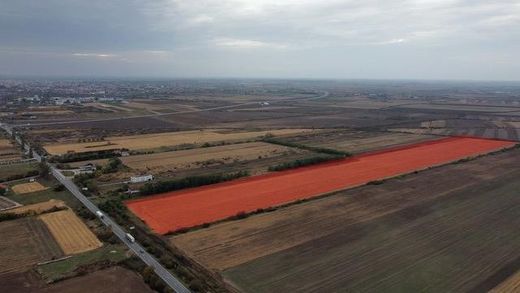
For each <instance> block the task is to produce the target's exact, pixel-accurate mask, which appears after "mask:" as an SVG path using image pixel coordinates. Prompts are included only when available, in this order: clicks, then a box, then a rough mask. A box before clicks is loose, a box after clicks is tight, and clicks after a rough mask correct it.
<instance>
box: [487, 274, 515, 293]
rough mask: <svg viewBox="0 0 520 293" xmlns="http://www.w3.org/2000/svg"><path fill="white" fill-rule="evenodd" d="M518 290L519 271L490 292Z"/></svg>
mask: <svg viewBox="0 0 520 293" xmlns="http://www.w3.org/2000/svg"><path fill="white" fill-rule="evenodd" d="M519 290H520V271H518V272H517V273H515V274H514V275H512V276H511V277H509V278H507V279H506V280H505V281H504V282H502V283H500V284H499V285H498V286H496V287H495V288H493V290H491V291H490V292H493V293H498V292H518V291H519Z"/></svg>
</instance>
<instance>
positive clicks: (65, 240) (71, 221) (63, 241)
mask: <svg viewBox="0 0 520 293" xmlns="http://www.w3.org/2000/svg"><path fill="white" fill-rule="evenodd" d="M38 218H39V219H41V220H42V221H43V222H44V223H45V225H47V227H48V228H49V230H50V231H51V233H52V235H53V236H54V238H55V239H56V242H58V244H59V245H60V247H61V249H62V250H63V252H64V253H65V254H75V253H80V252H85V251H88V250H92V249H95V248H98V247H101V245H102V243H101V242H100V241H99V240H98V239H97V237H96V236H95V235H94V234H93V233H92V232H91V231H90V230H89V229H88V227H87V226H86V225H85V224H84V223H83V222H82V221H81V220H80V219H79V218H78V217H77V216H76V215H75V214H74V212H73V211H71V210H68V209H67V210H62V211H58V212H53V213H47V214H43V215H40V216H39V217H38Z"/></svg>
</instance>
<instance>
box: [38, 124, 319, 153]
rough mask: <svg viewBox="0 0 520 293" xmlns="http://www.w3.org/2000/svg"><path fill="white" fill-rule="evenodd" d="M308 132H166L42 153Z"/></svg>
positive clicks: (56, 146) (65, 146)
mask: <svg viewBox="0 0 520 293" xmlns="http://www.w3.org/2000/svg"><path fill="white" fill-rule="evenodd" d="M311 131H313V130H310V129H278V130H269V131H267V130H264V131H244V132H230V131H218V130H211V131H210V130H195V131H181V132H167V133H156V134H143V135H136V136H120V137H108V138H106V140H105V141H100V142H88V143H71V144H53V145H47V146H45V150H46V151H47V152H48V153H50V154H52V155H59V154H65V153H67V152H77V153H80V152H90V151H100V150H110V149H122V148H126V149H130V150H138V149H152V148H160V147H165V146H176V145H182V144H203V143H212V142H222V141H226V142H237V141H243V140H250V139H255V138H258V137H261V136H264V135H266V134H269V133H270V134H273V135H277V136H278V135H292V134H299V133H302V132H311Z"/></svg>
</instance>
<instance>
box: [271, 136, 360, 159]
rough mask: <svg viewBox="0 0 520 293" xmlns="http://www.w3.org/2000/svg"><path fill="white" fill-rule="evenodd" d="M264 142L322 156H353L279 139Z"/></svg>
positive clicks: (347, 153)
mask: <svg viewBox="0 0 520 293" xmlns="http://www.w3.org/2000/svg"><path fill="white" fill-rule="evenodd" d="M263 141H264V142H268V143H272V144H277V145H283V146H287V147H293V148H298V149H302V150H308V151H313V152H317V153H322V154H328V155H335V156H338V157H350V156H352V154H351V153H349V152H344V151H338V150H334V149H328V148H321V147H313V146H308V145H304V144H299V143H294V142H289V141H281V140H277V139H274V138H264V139H263Z"/></svg>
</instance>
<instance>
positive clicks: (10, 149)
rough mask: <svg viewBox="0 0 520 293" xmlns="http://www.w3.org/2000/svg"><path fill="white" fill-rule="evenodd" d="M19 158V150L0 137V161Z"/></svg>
mask: <svg viewBox="0 0 520 293" xmlns="http://www.w3.org/2000/svg"><path fill="white" fill-rule="evenodd" d="M20 158H21V156H20V151H19V150H18V149H17V148H16V147H15V146H14V145H13V144H12V143H11V142H10V141H9V140H8V139H4V138H0V162H5V161H12V160H17V159H20Z"/></svg>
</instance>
